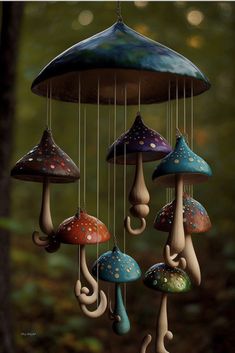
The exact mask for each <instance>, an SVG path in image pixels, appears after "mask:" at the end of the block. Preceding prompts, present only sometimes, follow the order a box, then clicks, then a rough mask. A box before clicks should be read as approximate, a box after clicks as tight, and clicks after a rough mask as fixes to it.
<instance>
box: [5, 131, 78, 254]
mask: <svg viewBox="0 0 235 353" xmlns="http://www.w3.org/2000/svg"><path fill="white" fill-rule="evenodd" d="M11 176H12V177H14V178H16V179H20V180H25V181H35V182H40V183H43V192H42V205H41V212H40V217H39V225H40V228H41V230H42V232H43V233H44V234H46V236H47V237H41V236H40V235H39V233H38V232H36V231H35V232H33V241H34V243H35V244H36V245H38V246H42V247H45V249H46V250H47V251H48V252H53V251H56V250H57V249H58V248H59V246H60V245H59V242H58V241H57V240H56V237H55V230H54V227H53V223H52V219H51V211H50V189H49V185H50V183H70V182H74V181H76V180H77V179H79V177H80V173H79V169H78V167H77V166H76V164H75V163H74V162H73V161H72V159H71V158H70V157H69V156H68V155H67V154H66V153H65V152H64V151H62V149H61V148H60V147H59V146H57V145H56V144H55V141H54V140H53V137H52V132H51V130H48V129H46V130H45V131H44V132H43V135H42V138H41V141H40V143H39V144H38V145H36V146H35V147H34V148H33V149H32V150H30V151H29V152H28V153H27V154H26V155H25V156H23V157H22V158H21V159H20V160H19V161H18V162H17V163H16V165H15V166H14V167H13V169H12V170H11Z"/></svg>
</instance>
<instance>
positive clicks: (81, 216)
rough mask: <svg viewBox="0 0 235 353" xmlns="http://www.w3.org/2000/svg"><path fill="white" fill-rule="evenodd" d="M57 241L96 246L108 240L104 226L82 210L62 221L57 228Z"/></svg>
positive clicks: (108, 234)
mask: <svg viewBox="0 0 235 353" xmlns="http://www.w3.org/2000/svg"><path fill="white" fill-rule="evenodd" d="M56 237H57V239H58V240H59V241H60V242H61V243H65V244H80V245H88V244H97V243H104V242H106V241H108V240H109V239H110V233H109V231H108V229H107V227H106V225H105V224H104V223H103V222H101V221H100V220H99V219H98V218H96V217H93V216H90V215H89V214H87V213H86V212H85V211H83V210H79V212H78V213H77V214H76V215H75V216H73V217H70V218H67V219H66V220H64V221H63V222H62V223H61V224H60V225H59V227H58V230H57V233H56Z"/></svg>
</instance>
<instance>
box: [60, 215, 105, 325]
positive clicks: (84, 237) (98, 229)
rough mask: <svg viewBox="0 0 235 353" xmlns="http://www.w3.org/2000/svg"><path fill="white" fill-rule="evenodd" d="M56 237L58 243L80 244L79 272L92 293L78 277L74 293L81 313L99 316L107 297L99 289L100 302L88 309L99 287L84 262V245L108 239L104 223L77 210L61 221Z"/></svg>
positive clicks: (96, 296)
mask: <svg viewBox="0 0 235 353" xmlns="http://www.w3.org/2000/svg"><path fill="white" fill-rule="evenodd" d="M56 239H57V241H58V242H60V243H65V244H72V245H80V246H81V248H80V254H79V256H80V266H81V273H82V274H83V276H84V278H85V279H86V281H87V282H88V283H89V284H90V286H91V287H92V290H93V293H92V294H91V295H89V293H90V291H89V289H88V288H87V287H82V285H81V281H80V279H78V280H77V282H76V285H75V295H76V297H77V299H78V302H79V304H80V307H81V310H82V311H83V313H84V314H85V315H86V316H88V317H91V318H97V317H99V316H101V315H102V314H103V313H104V311H105V310H106V307H107V299H106V295H105V293H104V292H103V291H102V290H101V291H100V304H99V306H98V307H97V309H96V310H94V311H89V310H88V309H87V307H86V306H87V305H90V304H93V303H95V302H96V301H97V300H98V297H99V293H98V291H99V288H98V284H97V282H96V281H95V279H94V278H93V277H92V275H91V274H90V272H89V270H88V267H87V263H86V250H85V246H86V245H89V244H93V245H94V244H99V243H104V242H106V241H108V240H109V239H110V233H109V231H108V229H107V228H106V226H105V225H104V223H102V222H101V221H100V220H99V219H98V218H96V217H93V216H90V215H89V214H87V213H86V212H85V211H83V210H79V211H78V212H77V213H76V214H75V216H73V217H70V218H68V219H66V220H65V221H63V222H62V223H61V224H60V225H59V227H58V230H57V232H56Z"/></svg>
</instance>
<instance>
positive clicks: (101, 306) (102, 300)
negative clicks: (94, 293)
mask: <svg viewBox="0 0 235 353" xmlns="http://www.w3.org/2000/svg"><path fill="white" fill-rule="evenodd" d="M78 302H79V299H78ZM79 305H80V308H81V310H82V312H83V314H85V315H86V316H87V317H90V318H91V319H96V318H98V317H100V316H102V315H103V314H104V312H105V310H106V308H107V298H106V295H105V293H104V292H103V291H102V290H101V291H100V303H99V305H98V307H97V308H96V309H95V310H93V311H90V310H88V309H87V307H86V305H85V304H82V303H80V302H79Z"/></svg>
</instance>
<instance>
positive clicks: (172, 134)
mask: <svg viewBox="0 0 235 353" xmlns="http://www.w3.org/2000/svg"><path fill="white" fill-rule="evenodd" d="M170 106H171V109H170V144H171V146H173V144H174V137H173V136H175V130H174V127H173V113H174V111H173V101H172V100H170ZM173 192H174V188H170V201H171V200H172V199H173Z"/></svg>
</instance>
